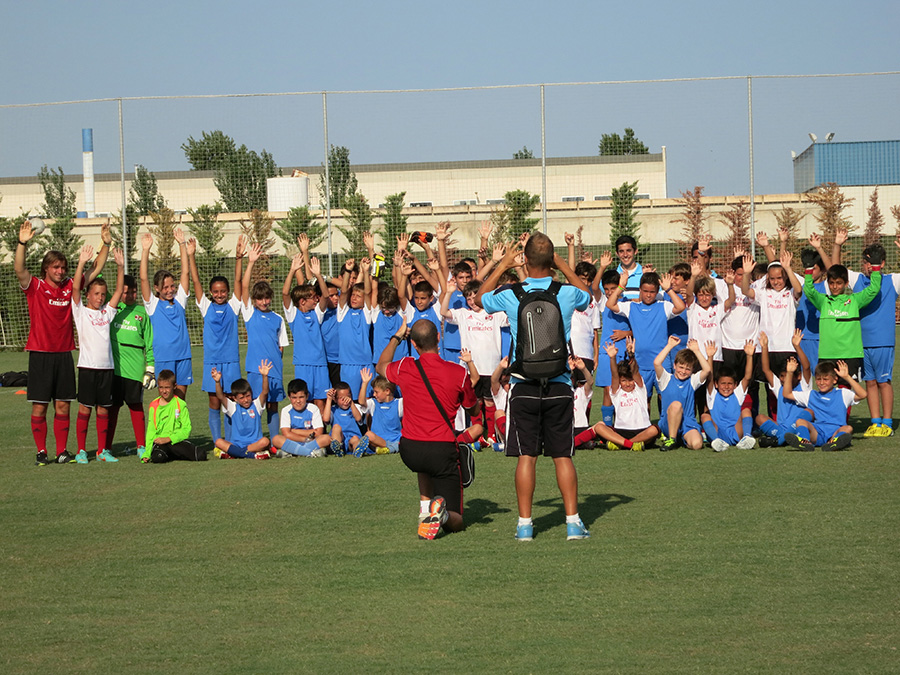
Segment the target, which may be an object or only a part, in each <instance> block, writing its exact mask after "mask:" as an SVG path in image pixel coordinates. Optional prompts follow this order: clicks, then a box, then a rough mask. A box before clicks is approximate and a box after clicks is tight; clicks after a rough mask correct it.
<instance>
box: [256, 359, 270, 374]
mask: <svg viewBox="0 0 900 675" xmlns="http://www.w3.org/2000/svg"><path fill="white" fill-rule="evenodd" d="M270 370H272V362H271V361H269V360H268V359H263V360H262V361H260V363H259V374H260V375H268V374H269V371H270Z"/></svg>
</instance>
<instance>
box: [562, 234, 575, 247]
mask: <svg viewBox="0 0 900 675" xmlns="http://www.w3.org/2000/svg"><path fill="white" fill-rule="evenodd" d="M563 236H564V237H565V240H566V246H574V245H575V235H574V234H571V233H569V232H566V233H565V234H564V235H563Z"/></svg>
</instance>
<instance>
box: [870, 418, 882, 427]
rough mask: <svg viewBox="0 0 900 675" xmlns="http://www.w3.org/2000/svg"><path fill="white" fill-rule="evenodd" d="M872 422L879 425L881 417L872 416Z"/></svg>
mask: <svg viewBox="0 0 900 675" xmlns="http://www.w3.org/2000/svg"><path fill="white" fill-rule="evenodd" d="M872 424H874V425H875V426H878V425H879V424H881V418H880V417H873V418H872Z"/></svg>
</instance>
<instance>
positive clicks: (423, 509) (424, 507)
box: [419, 499, 431, 513]
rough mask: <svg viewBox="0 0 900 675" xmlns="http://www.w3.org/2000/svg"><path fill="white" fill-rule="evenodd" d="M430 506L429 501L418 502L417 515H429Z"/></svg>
mask: <svg viewBox="0 0 900 675" xmlns="http://www.w3.org/2000/svg"><path fill="white" fill-rule="evenodd" d="M430 505H431V500H430V499H422V500H420V501H419V513H430V509H429V506H430Z"/></svg>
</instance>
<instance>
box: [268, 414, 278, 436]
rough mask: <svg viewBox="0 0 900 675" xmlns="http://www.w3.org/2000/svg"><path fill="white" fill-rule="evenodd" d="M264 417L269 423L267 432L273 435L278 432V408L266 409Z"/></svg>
mask: <svg viewBox="0 0 900 675" xmlns="http://www.w3.org/2000/svg"><path fill="white" fill-rule="evenodd" d="M267 413H268V414H267V416H266V419H267V420H268V424H269V434H270V435H274V434H277V433H279V432H280V430H279V429H278V410H277V409H276V410H269V411H267Z"/></svg>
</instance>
